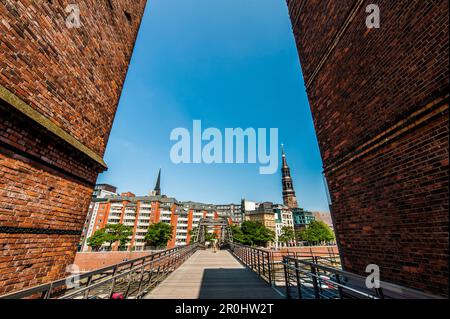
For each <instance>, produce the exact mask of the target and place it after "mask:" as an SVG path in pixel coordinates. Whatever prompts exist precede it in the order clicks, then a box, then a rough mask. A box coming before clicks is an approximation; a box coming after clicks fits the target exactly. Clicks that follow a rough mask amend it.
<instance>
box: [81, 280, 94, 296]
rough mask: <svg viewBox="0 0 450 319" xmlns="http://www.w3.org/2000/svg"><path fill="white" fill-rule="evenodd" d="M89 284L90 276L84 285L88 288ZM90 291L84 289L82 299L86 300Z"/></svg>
mask: <svg viewBox="0 0 450 319" xmlns="http://www.w3.org/2000/svg"><path fill="white" fill-rule="evenodd" d="M91 282H92V276H89V278H88V280H87V283H86V288H87V287H89V285H90V284H91ZM90 291H91V290H90V289H86V291H85V292H84V294H83V299H87V298H88V297H89V292H90Z"/></svg>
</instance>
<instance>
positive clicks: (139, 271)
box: [0, 243, 203, 299]
mask: <svg viewBox="0 0 450 319" xmlns="http://www.w3.org/2000/svg"><path fill="white" fill-rule="evenodd" d="M202 248H203V246H202V245H201V244H198V243H196V244H192V245H188V246H181V247H176V248H173V249H169V250H164V251H160V252H157V253H154V254H151V255H148V256H144V257H140V258H136V259H133V260H128V261H124V262H121V263H118V264H116V265H112V266H108V267H104V268H101V269H97V270H94V271H90V272H86V273H81V274H76V275H73V276H70V277H67V278H64V279H60V280H56V281H53V282H50V283H48V284H44V285H40V286H36V287H32V288H28V289H25V290H22V291H18V292H14V293H11V294H8V295H4V296H0V298H5V299H21V298H33V299H109V298H111V297H112V296H113V295H114V294H120V295H121V297H123V298H129V299H133V298H142V297H143V296H144V295H146V294H147V293H148V292H150V290H151V289H153V288H154V287H156V286H157V285H158V284H159V283H160V282H161V281H162V280H164V279H165V278H166V277H167V276H168V275H169V274H170V273H171V272H173V271H174V270H175V269H176V268H178V266H180V265H181V264H182V263H183V262H184V261H185V260H186V259H188V258H189V257H190V256H191V255H192V254H193V253H194V252H196V251H197V250H198V249H202Z"/></svg>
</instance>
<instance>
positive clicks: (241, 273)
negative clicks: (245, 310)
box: [145, 250, 283, 299]
mask: <svg viewBox="0 0 450 319" xmlns="http://www.w3.org/2000/svg"><path fill="white" fill-rule="evenodd" d="M145 298H146V299H216V298H223V299H280V298H283V296H281V295H280V294H279V293H278V292H277V291H275V290H274V289H273V288H271V287H270V286H269V284H268V283H267V282H265V281H264V280H263V279H261V278H260V277H259V276H258V275H257V274H256V273H254V272H253V271H252V270H250V269H248V268H246V267H245V266H244V265H242V264H241V263H240V262H239V261H238V260H237V259H236V258H235V257H234V256H233V255H232V254H231V253H230V252H229V251H227V250H220V251H217V252H215V253H214V252H213V251H210V250H200V251H197V252H196V253H195V254H194V255H192V256H191V257H190V258H189V259H188V260H187V261H186V262H185V263H184V264H183V265H181V266H180V267H179V268H178V269H176V270H175V271H174V272H173V273H172V274H170V275H169V276H168V277H167V278H166V279H165V280H164V281H163V282H162V283H161V284H160V285H159V286H158V287H156V288H155V289H153V290H152V291H151V292H150V293H149V294H148V295H147V296H146V297H145Z"/></svg>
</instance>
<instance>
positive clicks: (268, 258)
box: [267, 252, 272, 286]
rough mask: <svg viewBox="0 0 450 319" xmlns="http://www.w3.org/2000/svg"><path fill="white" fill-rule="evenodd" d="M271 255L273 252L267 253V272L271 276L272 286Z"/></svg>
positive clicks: (270, 283) (270, 282)
mask: <svg viewBox="0 0 450 319" xmlns="http://www.w3.org/2000/svg"><path fill="white" fill-rule="evenodd" d="M270 255H271V253H270V252H268V253H267V273H268V276H269V285H271V286H272V271H271V266H270V263H271V260H270Z"/></svg>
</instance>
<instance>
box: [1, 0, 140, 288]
mask: <svg viewBox="0 0 450 319" xmlns="http://www.w3.org/2000/svg"><path fill="white" fill-rule="evenodd" d="M67 4H68V2H67V1H22V0H17V1H2V2H0V16H1V21H2V23H0V34H1V37H0V47H1V49H0V61H1V62H0V179H1V182H0V258H1V259H2V260H4V261H3V262H1V263H0V294H5V293H8V292H11V291H13V290H19V289H24V288H26V287H28V286H34V285H39V284H42V283H45V282H49V281H52V280H56V279H58V278H61V277H65V276H66V275H67V273H66V266H67V265H69V264H72V263H73V260H74V257H75V253H76V250H77V246H78V243H79V239H80V236H81V233H82V229H83V225H84V222H85V217H86V214H87V211H88V208H89V202H90V201H91V196H92V190H93V187H94V185H95V181H96V179H97V175H98V173H99V172H102V171H104V170H105V169H106V167H107V166H106V164H105V162H104V161H103V155H104V152H105V147H106V144H107V141H108V137H109V133H110V129H111V126H112V122H113V119H114V115H115V112H116V108H117V104H118V100H119V97H120V94H121V90H122V85H123V82H124V79H125V76H126V72H127V69H128V63H129V60H130V57H131V54H132V50H133V47H134V42H135V39H136V36H137V33H138V29H139V25H140V21H141V17H142V14H143V12H144V8H145V4H146V1H145V0H136V1H88V2H87V1H78V5H79V9H80V11H81V12H82V13H83V14H82V15H80V26H79V27H74V28H72V27H69V26H68V24H66V19H67V18H68V16H69V13H67V12H66V11H65V9H66V6H67ZM12 252H14V253H12ZM2 257H5V258H2Z"/></svg>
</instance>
